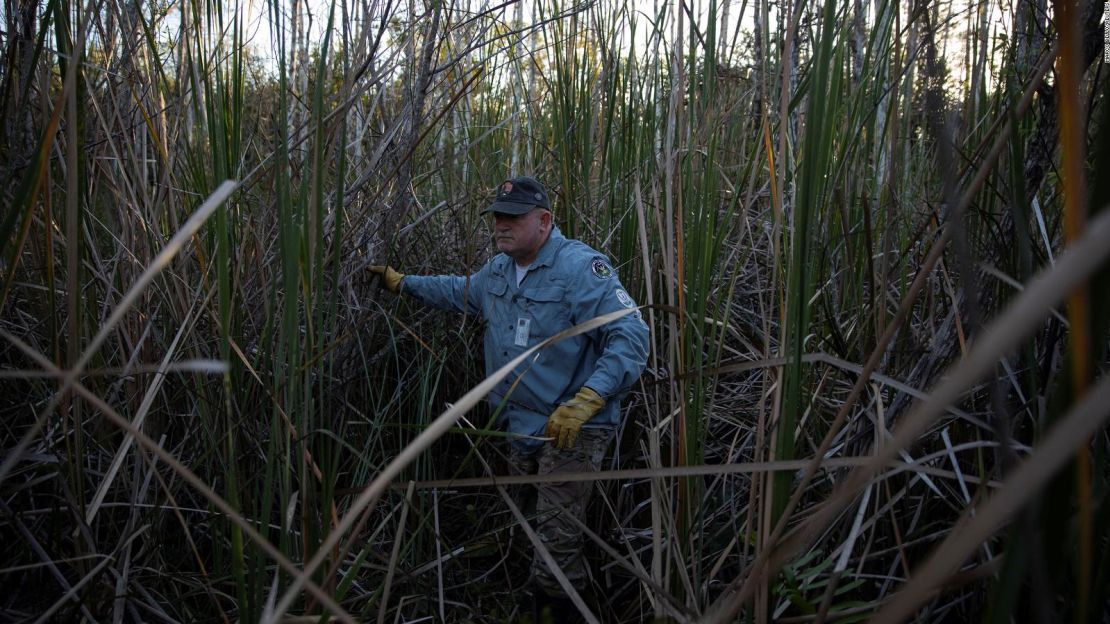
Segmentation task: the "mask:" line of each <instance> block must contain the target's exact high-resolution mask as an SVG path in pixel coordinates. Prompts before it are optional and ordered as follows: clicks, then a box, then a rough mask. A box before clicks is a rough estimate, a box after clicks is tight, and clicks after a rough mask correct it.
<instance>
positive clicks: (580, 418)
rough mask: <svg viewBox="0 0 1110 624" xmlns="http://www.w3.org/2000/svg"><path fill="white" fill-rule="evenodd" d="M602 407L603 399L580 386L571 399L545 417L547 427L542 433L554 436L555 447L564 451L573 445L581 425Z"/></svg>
mask: <svg viewBox="0 0 1110 624" xmlns="http://www.w3.org/2000/svg"><path fill="white" fill-rule="evenodd" d="M603 407H605V399H603V398H601V397H600V396H598V394H597V393H596V392H594V391H593V390H592V389H591V388H587V387H586V386H582V389H581V390H579V391H578V394H576V395H574V398H573V399H571V400H569V401H567V402H566V403H563V404H562V405H560V406H559V407H558V408H556V409H555V411H554V412H553V413H552V414H551V416H548V417H547V428H546V429H545V431H544V434H545V435H546V436H547V437H549V438H554V440H553V441H552V442H553V443H554V444H555V447H556V448H558V449H560V450H564V451H565V450H567V449H569V448H570V447H572V446H574V441H575V440H576V439H577V438H578V431H579V430H580V429H582V425H583V424H585V422H586V421H587V420H589V419H591V418H593V417H594V414H596V413H598V412H599V411H601V408H603Z"/></svg>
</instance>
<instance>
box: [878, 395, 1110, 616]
mask: <svg viewBox="0 0 1110 624" xmlns="http://www.w3.org/2000/svg"><path fill="white" fill-rule="evenodd" d="M1107 404H1110V377H1106V378H1104V379H1103V380H1102V381H1101V382H1100V383H1099V384H1098V385H1097V386H1095V388H1094V389H1092V390H1091V391H1090V392H1088V393H1087V395H1086V396H1085V397H1084V398H1083V400H1082V401H1080V403H1079V405H1077V406H1076V407H1075V408H1073V409H1072V410H1071V412H1070V413H1068V415H1067V416H1065V417H1064V419H1063V420H1061V421H1060V422H1059V423H1057V424H1056V426H1055V427H1053V428H1052V431H1051V432H1050V433H1049V434H1048V438H1047V439H1046V440H1045V441H1044V442H1042V443H1041V444H1039V445H1038V446H1037V449H1036V450H1035V451H1034V452H1033V455H1032V456H1031V457H1029V459H1028V460H1026V461H1025V462H1023V463H1022V464H1021V466H1019V467H1018V468H1017V469H1016V470H1015V471H1014V473H1013V475H1011V477H1010V478H1009V479H1007V480H1006V482H1005V483H1004V484H1003V486H1002V488H1001V489H999V490H997V491H996V492H995V493H994V495H992V496H991V498H990V500H989V501H987V503H986V504H984V505H983V506H982V507H981V508H979V509H978V510H974V511H975V515H974V516H971V515H969V516H965V518H964V521H963V522H961V523H960V524H958V525H956V526H955V527H953V528H952V531H951V532H950V533H949V534H948V538H947V539H946V540H944V542H943V543H942V544H941V545H940V546H939V547H938V548H937V549H936V551H935V552H934V553H933V556H932V557H930V558H929V560H928V561H927V562H926V563H925V564H924V565H922V566H921V568H920V569H919V570H918V572H917V573H916V574H914V576H913V578H911V579H910V581H909V582H908V583H907V584H906V586H905V587H904V588H903V589H902V591H900V592H899V593H897V594H895V596H894V597H893V598H892V599H891V601H890V602H889V603H888V604H887V605H886V606H885V607H884V608H883V609H882V610H880V611H879V613H878V614H876V615H875V618H874V620H872V621H873V622H875V624H891V623H893V622H901V621H904V620H905V619H907V618H909V617H910V616H911V615H912V614H913V613H914V611H916V610H917V608H918V607H919V606H920V605H921V604H922V603H923V602H925V601H926V600H927V599H928V598H929V597H930V596H931V595H933V593H934V592H935V591H936V590H937V588H938V587H940V586H941V585H943V584H944V582H945V579H947V578H948V577H949V576H951V575H952V574H953V573H954V572H956V571H957V569H958V568H959V566H960V565H961V564H962V563H963V562H964V561H965V560H966V559H967V557H968V556H969V555H970V554H971V553H972V552H973V551H975V550H976V549H977V548H979V546H980V545H982V544H983V542H984V541H985V540H986V539H987V538H989V537H990V536H991V535H993V534H994V532H995V531H997V530H998V529H999V528H1001V527H1002V526H1003V525H1004V524H1005V523H1006V522H1007V521H1008V520H1009V519H1010V518H1012V517H1013V515H1014V513H1015V512H1017V511H1018V510H1020V509H1021V508H1022V507H1024V506H1025V505H1026V504H1027V503H1029V501H1030V500H1031V499H1032V498H1034V497H1035V496H1037V495H1038V493H1039V492H1040V491H1041V489H1042V488H1044V486H1045V484H1047V483H1048V481H1049V479H1051V478H1052V477H1053V475H1055V474H1056V473H1057V472H1058V471H1059V470H1060V469H1061V468H1063V467H1064V466H1065V465H1066V464H1067V462H1068V461H1069V460H1070V459H1071V458H1072V457H1074V456H1075V454H1076V450H1077V449H1080V448H1086V445H1087V442H1088V440H1089V439H1090V438H1091V436H1093V435H1094V434H1095V432H1097V431H1098V430H1099V428H1101V427H1102V426H1103V424H1104V423H1105V422H1106V421H1107V420H1108V419H1110V410H1107V409H1106V406H1107ZM971 511H972V510H969V513H970V512H971Z"/></svg>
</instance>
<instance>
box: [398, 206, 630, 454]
mask: <svg viewBox="0 0 1110 624" xmlns="http://www.w3.org/2000/svg"><path fill="white" fill-rule="evenodd" d="M401 289H402V292H404V293H405V294H407V295H411V296H413V297H416V298H417V299H418V300H420V301H421V302H422V303H424V304H426V305H429V306H433V307H436V308H440V309H445V310H454V311H456V312H466V313H469V314H474V315H478V316H481V317H482V318H483V319H485V320H486V334H485V366H486V375H487V376H488V375H491V374H492V373H493V372H494V371H496V370H497V369H499V368H501V367H502V366H504V365H505V364H506V363H507V362H508V361H509V360H511V359H512V358H514V357H516V356H517V355H519V354H520V353H521V352H522V351H525V350H526V349H528V348H530V347H532V346H534V345H535V344H536V343H538V342H540V341H542V340H544V339H546V338H549V337H551V336H553V335H555V334H557V333H559V332H561V331H563V330H565V329H567V328H569V327H572V326H574V325H577V324H579V323H582V322H585V321H588V320H590V319H592V318H594V317H597V316H600V315H602V314H607V313H609V312H614V311H616V310H620V309H622V308H634V307H636V303H635V302H634V301H633V300H632V298H631V297H630V296H629V295H628V293H627V292H626V291H625V290H624V287H622V286H621V283H620V280H619V279H618V278H617V275H616V272H615V271H614V270H613V268H612V266H611V265H610V264H609V260H608V259H607V258H606V257H605V256H604V255H602V254H601V253H599V252H597V251H596V250H594V249H592V248H591V247H589V246H588V245H586V244H584V243H582V242H579V241H576V240H572V239H568V238H566V237H565V236H563V235H562V233H561V232H559V230H558V228H554V229H553V230H552V232H551V235H550V236H549V237H548V239H547V242H545V243H544V245H543V246H542V247H541V248H540V251H539V254H538V255H537V256H536V259H535V260H534V261H533V262H532V264H531V265H530V266H529V268H528V272H527V273H526V274H525V276H524V278H523V280H522V281H521V282H520V285H519V286H517V280H516V267H515V265H514V262H513V259H512V258H510V257H509V256H506V255H505V254H498V255H497V256H495V257H494V258H493V259H491V260H490V261H489V262H487V263H486V264H485V265H484V266H482V268H481V269H479V270H478V272H476V273H474V274H473V275H470V276H461V275H432V276H416V275H408V276H405V278H404V281H403V282H402V287H401ZM647 353H648V329H647V326H646V325H645V324H644V321H643V317H642V316H641V314H640V313H639V311H637V312H634V313H632V314H629V315H627V316H624V317H621V318H620V319H617V320H616V321H612V322H610V323H606V324H605V325H602V326H601V327H598V328H596V329H593V330H591V331H589V332H586V333H584V334H580V335H578V336H573V337H571V338H567V339H565V340H562V341H560V342H557V343H555V344H554V345H551V346H548V347H547V348H545V349H542V350H540V352H539V354H538V357H537V358H535V359H531V358H530V359H529V360H526V361H525V362H524V363H523V364H521V365H519V366H518V368H517V369H516V370H514V371H513V374H511V375H509V376H508V377H506V378H505V379H504V380H503V381H501V383H499V384H498V385H497V387H496V388H495V389H494V390H493V391H492V392H491V393H490V394H489V396H488V397H487V398H488V400H489V401H490V403H491V404H492V405H493V406H494V407H496V406H499V405H502V404H504V405H503V410H502V422H503V423H504V425H505V426H506V428H507V429H508V431H510V432H512V433H517V434H522V435H532V436H537V435H542V433H543V429H544V427H545V425H546V424H547V417H548V416H549V415H550V414H551V412H553V411H554V410H555V407H556V406H558V405H559V404H560V403H562V402H565V401H567V400H569V399H570V398H571V397H573V396H574V395H575V393H577V392H578V390H579V389H580V388H582V386H588V387H589V388H591V389H592V390H594V391H595V392H597V393H598V394H599V395H600V396H601V397H602V398H603V399H605V407H604V408H602V409H601V411H600V412H598V413H597V414H596V415H595V416H594V417H593V418H591V419H590V420H589V421H588V422H587V423H586V424H585V426H586V427H614V426H616V425H617V423H618V421H619V419H620V401H621V399H623V398H624V396H625V395H626V394H627V393H628V390H629V389H630V388H631V387H632V384H633V383H634V382H635V381H636V379H637V378H639V376H640V373H641V372H643V370H644V365H645V364H646V362H647ZM518 379H519V381H518ZM514 384H516V386H515V387H513V385H514ZM516 443H517V444H521V445H523V446H537V445H538V444H539V442H538V441H534V440H517V441H516Z"/></svg>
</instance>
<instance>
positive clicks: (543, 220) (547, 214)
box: [540, 210, 552, 228]
mask: <svg viewBox="0 0 1110 624" xmlns="http://www.w3.org/2000/svg"><path fill="white" fill-rule="evenodd" d="M551 219H552V217H551V211H550V210H544V211H543V212H541V213H540V225H543V227H544V228H549V227H551Z"/></svg>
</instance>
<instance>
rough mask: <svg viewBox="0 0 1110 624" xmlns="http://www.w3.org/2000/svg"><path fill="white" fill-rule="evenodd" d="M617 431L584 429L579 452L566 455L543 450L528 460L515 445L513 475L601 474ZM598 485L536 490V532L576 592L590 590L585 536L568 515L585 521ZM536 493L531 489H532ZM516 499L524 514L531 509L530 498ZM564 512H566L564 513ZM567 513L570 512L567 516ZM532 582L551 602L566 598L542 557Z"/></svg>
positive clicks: (548, 448) (539, 486)
mask: <svg viewBox="0 0 1110 624" xmlns="http://www.w3.org/2000/svg"><path fill="white" fill-rule="evenodd" d="M613 433H614V430H613V429H608V428H606V429H590V428H584V429H582V431H580V432H579V434H578V439H577V440H575V442H574V446H573V447H572V448H570V449H568V450H565V451H561V450H559V449H557V448H555V445H553V444H544V445H543V446H542V447H540V448H539V449H538V450H536V451H535V452H534V453H532V454H531V455H527V454H525V453H523V452H521V451H520V450H518V449H517V448H516V446H513V445H510V451H509V465H510V470H511V471H512V472H513V473H514V474H525V475H531V474H539V475H546V474H552V473H560V472H596V471H597V470H598V469H599V468H600V467H601V460H602V458H603V457H604V456H605V449H606V448H608V446H609V441H610V440H612V438H613ZM593 488H594V482H593V481H571V482H555V483H540V484H537V485H536V488H535V490H536V491H535V495H536V515H535V518H536V520H535V524H534V525H533V528H535V530H536V533H537V534H538V535H539V538H540V541H541V542H542V543H543V545H544V546H545V547H546V548H547V550H548V552H550V553H551V557H552V559H554V560H555V563H556V564H558V565H559V568H560V569H562V571H563V574H566V576H567V580H569V581H570V584H571V585H572V586H574V588H575V589H582V588H584V587H585V585H586V581H587V578H588V577H587V574H588V573H587V572H586V562H585V559H584V558H583V556H582V530H581V529H579V527H578V525H577V524H575V523H574V521H573V520H571V519H570V518H569V515H573V516H574V517H576V518H578V519H580V520H582V519H584V518H585V516H586V508H587V507H588V506H589V504H590V495H591V494H592V493H593ZM528 489H529V490H530V489H531V488H530V487H529V488H528ZM521 490H524V488H520V490H518V491H517V493H516V496H515V498H516V501H517V503H518V504H520V505H521V507H522V508H525V506H526V502H525V501H526V498H525V497H526V496H527V495H528V494H529V493H530V492H527V491H521ZM560 507H562V509H560ZM563 510H565V512H564V511H563ZM531 576H532V582H533V583H535V584H536V585H537V586H538V587H539V588H541V589H543V590H544V592H546V593H547V594H548V595H549V596H563V595H565V592H564V591H563V589H562V587H560V586H559V581H558V580H556V578H555V575H554V574H552V573H551V571H550V570H549V569H548V568H547V564H545V563H544V561H543V558H542V557H540V555H539V554H538V553H537V554H535V555H533V557H532V572H531Z"/></svg>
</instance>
